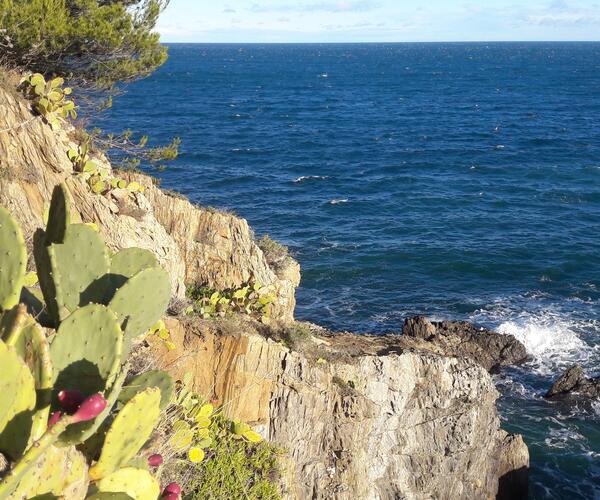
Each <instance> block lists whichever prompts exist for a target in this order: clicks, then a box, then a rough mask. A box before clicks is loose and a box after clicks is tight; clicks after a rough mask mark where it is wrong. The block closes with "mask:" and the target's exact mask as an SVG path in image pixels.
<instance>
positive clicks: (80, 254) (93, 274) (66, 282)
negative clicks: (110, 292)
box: [40, 224, 109, 321]
mask: <svg viewBox="0 0 600 500" xmlns="http://www.w3.org/2000/svg"><path fill="white" fill-rule="evenodd" d="M47 250H48V255H49V256H50V264H51V268H52V271H51V272H52V280H53V281H54V285H55V287H56V301H57V303H58V312H59V319H60V321H62V320H64V319H65V317H66V316H68V315H69V314H70V313H71V312H74V311H75V310H76V309H77V308H78V307H79V306H83V305H87V304H89V303H91V302H94V303H102V301H103V299H104V294H105V286H104V283H103V280H101V279H100V278H101V277H102V276H104V275H105V274H106V273H108V267H109V260H108V251H107V249H106V246H105V245H104V242H103V241H102V238H101V237H100V235H99V234H98V233H97V232H96V231H94V230H93V229H92V228H91V227H89V226H87V225H85V224H72V225H70V226H69V227H68V228H67V231H66V233H65V238H64V241H63V243H60V244H52V245H50V246H49V247H48V249H47ZM40 283H41V281H40ZM44 297H46V294H44Z"/></svg>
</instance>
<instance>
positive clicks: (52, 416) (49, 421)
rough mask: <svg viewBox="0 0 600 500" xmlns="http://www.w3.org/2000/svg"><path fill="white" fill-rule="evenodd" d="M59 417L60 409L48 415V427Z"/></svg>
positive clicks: (60, 415) (60, 414) (52, 425)
mask: <svg viewBox="0 0 600 500" xmlns="http://www.w3.org/2000/svg"><path fill="white" fill-rule="evenodd" d="M60 417H62V412H61V411H55V412H54V413H53V414H52V415H50V418H49V419H48V429H51V428H52V427H54V424H55V423H56V422H58V421H59V420H60Z"/></svg>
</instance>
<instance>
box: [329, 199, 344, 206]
mask: <svg viewBox="0 0 600 500" xmlns="http://www.w3.org/2000/svg"><path fill="white" fill-rule="evenodd" d="M340 203H348V198H343V199H341V200H331V201H330V202H329V204H330V205H339V204H340Z"/></svg>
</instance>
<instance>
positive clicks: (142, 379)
mask: <svg viewBox="0 0 600 500" xmlns="http://www.w3.org/2000/svg"><path fill="white" fill-rule="evenodd" d="M148 387H158V388H159V389H160V409H161V410H162V409H163V408H164V407H165V406H167V405H168V404H169V401H171V396H172V395H173V379H172V378H171V376H170V375H169V374H168V373H166V372H163V371H160V370H150V371H147V372H144V373H142V374H140V375H138V376H137V377H134V378H132V379H131V380H130V381H128V382H127V384H125V385H124V386H123V390H122V391H121V394H120V395H119V401H120V402H121V403H127V401H129V400H130V399H131V398H133V397H134V396H135V395H136V394H138V393H139V392H142V391H143V390H145V389H147V388H148Z"/></svg>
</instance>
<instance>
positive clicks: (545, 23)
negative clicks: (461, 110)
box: [158, 0, 600, 42]
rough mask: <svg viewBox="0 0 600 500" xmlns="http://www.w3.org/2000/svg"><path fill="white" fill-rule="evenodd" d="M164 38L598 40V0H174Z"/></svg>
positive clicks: (165, 17) (161, 27)
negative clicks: (210, 0)
mask: <svg viewBox="0 0 600 500" xmlns="http://www.w3.org/2000/svg"><path fill="white" fill-rule="evenodd" d="M158 30H159V31H160V33H161V35H162V40H163V41H165V42H360V41H365V42H369V41H370V42H378V41H387V42H402V41H494V40H502V41H504V40H599V39H600V36H599V34H600V0H521V1H517V0H479V1H475V0H472V1H468V0H467V1H460V0H459V1H452V0H248V1H246V0H229V1H227V0H225V1H221V0H216V1H212V2H208V1H206V0H171V3H170V5H169V6H168V8H167V10H166V11H165V12H164V13H163V16H162V18H161V19H160V21H159V26H158Z"/></svg>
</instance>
